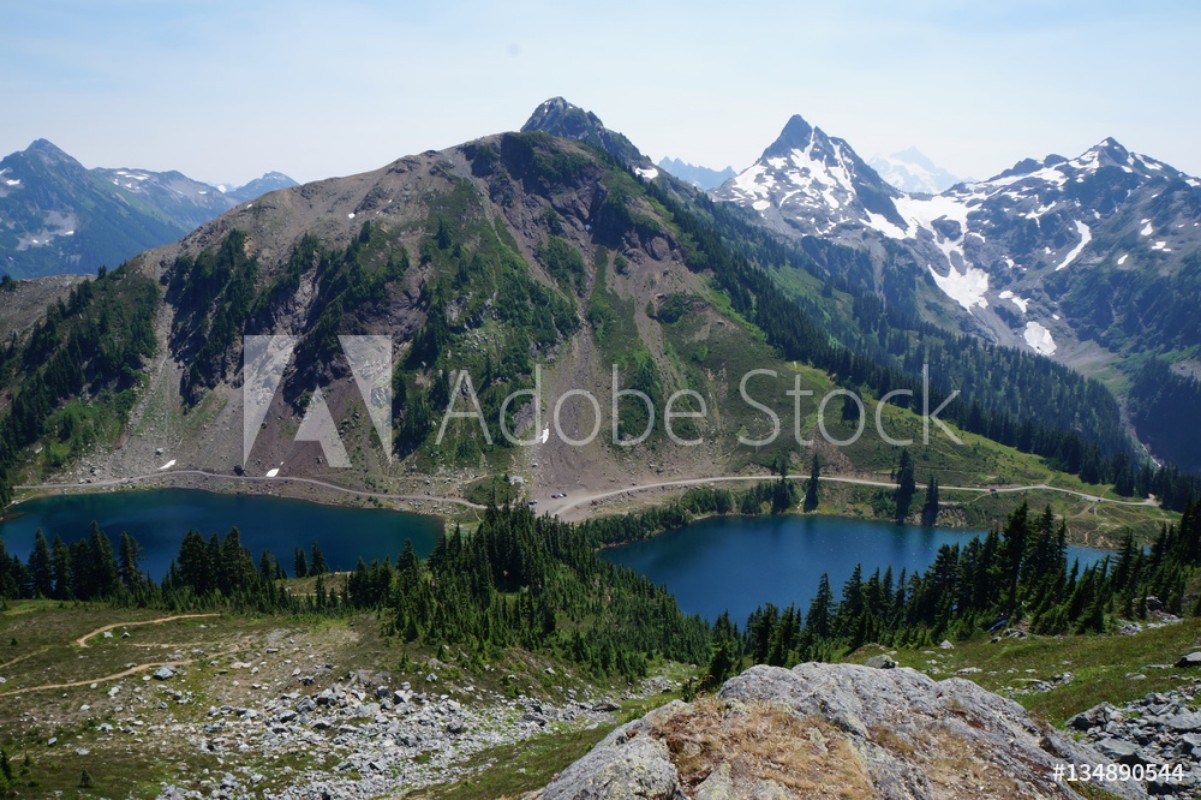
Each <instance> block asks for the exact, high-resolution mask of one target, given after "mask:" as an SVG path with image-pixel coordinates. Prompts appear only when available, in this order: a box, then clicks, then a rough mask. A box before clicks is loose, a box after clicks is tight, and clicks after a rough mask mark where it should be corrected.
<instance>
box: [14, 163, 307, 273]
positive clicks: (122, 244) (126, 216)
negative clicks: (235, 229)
mask: <svg viewBox="0 0 1201 800" xmlns="http://www.w3.org/2000/svg"><path fill="white" fill-rule="evenodd" d="M294 185H296V184H295V181H293V180H292V179H291V178H289V177H288V176H286V175H283V174H281V173H278V172H274V173H268V174H267V175H264V176H263V177H262V178H259V179H257V180H255V181H251V182H250V183H248V184H246V186H243V187H239V188H238V189H234V190H231V191H229V192H223V191H222V190H221V189H219V188H218V187H216V186H210V185H208V184H206V183H201V182H200V181H195V180H192V179H191V178H189V177H187V176H186V175H183V174H182V173H179V172H174V171H171V172H152V171H150V170H145V169H134V168H131V167H124V168H120V169H107V168H96V169H90V170H89V169H87V168H85V167H84V166H83V165H82V164H80V163H79V162H78V161H76V160H75V159H74V158H72V157H71V156H70V155H68V154H67V153H65V152H63V151H62V150H61V149H59V148H58V147H56V146H55V145H54V144H52V143H51V142H48V141H46V140H45V139H38V140H37V141H35V142H34V143H33V144H31V145H30V146H29V147H28V148H26V149H25V150H22V151H19V152H16V153H12V154H11V155H9V156H7V157H5V158H4V159H3V160H2V161H0V273H3V274H9V275H13V276H15V277H18V278H30V277H38V276H42V275H55V274H67V273H82V274H89V273H93V272H95V271H96V268H97V267H99V266H101V265H107V266H110V267H115V266H117V265H118V264H120V263H121V262H122V261H124V260H125V259H127V258H130V257H132V256H134V255H136V254H138V253H140V252H142V251H143V250H146V249H148V248H151V247H157V246H158V245H162V244H166V243H167V242H170V241H173V240H175V239H178V238H179V237H180V236H182V235H184V234H185V233H187V232H188V231H191V230H192V229H193V228H196V227H197V226H199V225H201V224H203V223H205V222H207V221H209V220H211V219H213V218H215V217H217V216H218V215H220V214H222V213H224V212H225V211H228V210H229V209H231V208H233V207H234V206H236V205H238V204H239V203H241V202H244V201H245V200H250V199H253V198H254V197H257V196H259V195H260V194H262V193H263V192H266V191H271V190H273V189H276V188H284V187H285V186H294Z"/></svg>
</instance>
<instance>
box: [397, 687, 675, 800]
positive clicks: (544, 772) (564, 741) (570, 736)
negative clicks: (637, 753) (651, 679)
mask: <svg viewBox="0 0 1201 800" xmlns="http://www.w3.org/2000/svg"><path fill="white" fill-rule="evenodd" d="M679 698H680V695H679V693H678V692H671V693H665V694H655V695H651V696H649V697H645V698H639V699H634V700H627V701H626V702H624V703H622V704H621V710H620V711H616V712H614V716H615V717H616V718H617V720H618V722H617V723H616V724H613V725H597V726H596V727H593V728H586V729H583V730H574V731H572V730H562V731H558V732H554V733H547V734H544V735H541V736H538V737H536V738H533V739H530V740H528V741H525V742H518V743H516V744H511V745H504V746H502V747H494V748H491V749H489V750H485V751H483V752H481V753H479V754H478V755H476V756H475V757H474V758H472V759H471V760H470V761H469V762H468V763H467V764H466V766H467V767H468V768H476V769H479V770H480V771H479V772H477V773H476V774H475V775H473V776H471V777H469V778H462V779H460V780H458V781H456V782H454V783H445V784H439V785H437V786H431V787H429V788H426V789H422V790H419V791H416V792H413V793H411V794H409V795H406V797H409V798H414V800H415V799H416V798H429V800H494V799H495V798H502V797H519V796H521V795H523V794H525V793H527V792H532V791H536V790H538V789H541V788H543V787H545V786H546V785H547V784H549V783H550V782H551V780H553V779H554V777H555V775H557V774H558V773H559V772H561V771H563V770H564V769H565V768H567V767H568V766H570V765H571V764H572V763H574V762H575V761H578V760H579V759H580V758H582V757H583V756H584V755H585V754H586V753H587V752H588V751H589V750H591V749H592V748H593V747H594V746H595V745H596V744H597V743H598V742H599V741H600V740H601V739H603V738H605V736H607V735H608V734H609V732H610V731H612V730H613V729H614V728H615V727H619V726H620V725H624V724H626V723H628V722H630V721H631V720H635V719H638V718H639V717H641V716H642V715H644V714H646V713H647V712H648V711H651V710H652V709H655V708H658V707H659V706H661V705H665V704H666V703H669V702H671V701H672V700H677V699H679Z"/></svg>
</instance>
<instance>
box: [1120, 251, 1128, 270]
mask: <svg viewBox="0 0 1201 800" xmlns="http://www.w3.org/2000/svg"><path fill="white" fill-rule="evenodd" d="M1128 258H1130V254H1129V253H1122V255H1121V257H1120V258H1119V259H1118V266H1119V267H1120V266H1122V265H1123V264H1125V263H1126V259H1128Z"/></svg>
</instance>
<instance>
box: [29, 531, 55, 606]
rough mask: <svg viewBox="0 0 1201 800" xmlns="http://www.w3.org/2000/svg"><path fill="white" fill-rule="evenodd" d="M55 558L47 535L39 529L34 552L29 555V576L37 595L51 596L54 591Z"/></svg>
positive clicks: (35, 534) (34, 540) (34, 538)
mask: <svg viewBox="0 0 1201 800" xmlns="http://www.w3.org/2000/svg"><path fill="white" fill-rule="evenodd" d="M52 570H53V559H52V558H51V556H50V545H49V544H47V543H46V535H45V534H43V533H42V531H41V530H40V529H39V530H38V531H37V532H36V533H34V535H33V552H32V553H30V555H29V578H30V580H31V581H32V583H33V594H34V596H35V597H50V596H52V595H53V593H54V577H53V571H52Z"/></svg>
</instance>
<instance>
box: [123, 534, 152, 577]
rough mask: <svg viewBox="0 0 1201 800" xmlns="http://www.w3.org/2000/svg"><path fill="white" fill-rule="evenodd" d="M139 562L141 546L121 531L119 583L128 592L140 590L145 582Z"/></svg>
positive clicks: (140, 559)
mask: <svg viewBox="0 0 1201 800" xmlns="http://www.w3.org/2000/svg"><path fill="white" fill-rule="evenodd" d="M141 561H142V546H141V545H140V544H138V542H137V540H136V539H134V538H133V537H132V536H130V535H129V534H128V533H126V532H124V531H122V532H121V543H120V546H119V555H118V562H119V570H120V573H121V582H122V583H124V584H125V586H126V588H128V589H129V590H130V591H134V590H136V589H138V588H140V587H141V586H142V585H144V583H145V581H146V578H145V576H144V575H143V574H142V567H141Z"/></svg>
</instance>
